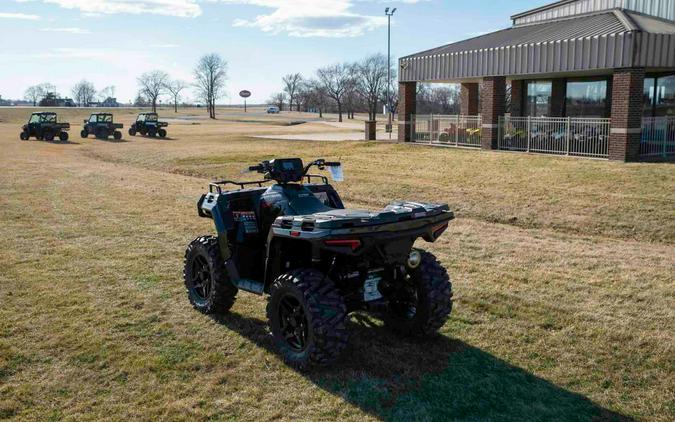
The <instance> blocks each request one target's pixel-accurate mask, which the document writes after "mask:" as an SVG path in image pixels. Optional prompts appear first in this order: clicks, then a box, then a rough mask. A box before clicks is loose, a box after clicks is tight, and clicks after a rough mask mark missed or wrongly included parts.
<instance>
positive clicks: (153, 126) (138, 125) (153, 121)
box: [129, 113, 169, 138]
mask: <svg viewBox="0 0 675 422" xmlns="http://www.w3.org/2000/svg"><path fill="white" fill-rule="evenodd" d="M167 126H169V124H168V123H167V122H160V121H159V116H157V113H141V114H139V115H138V117H136V122H134V123H133V124H132V125H131V127H130V128H129V135H131V136H136V133H140V134H141V135H143V136H149V137H151V138H154V137H155V136H157V135H159V137H160V138H166V129H164V128H165V127H167Z"/></svg>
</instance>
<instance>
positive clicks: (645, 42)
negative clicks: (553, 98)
mask: <svg viewBox="0 0 675 422" xmlns="http://www.w3.org/2000/svg"><path fill="white" fill-rule="evenodd" d="M650 31H654V32H650ZM399 65H400V66H399V81H401V82H410V81H419V82H452V81H462V80H472V79H479V78H483V77H489V76H506V77H511V78H519V77H520V78H524V77H532V76H544V75H555V74H565V75H575V74H577V75H584V74H589V75H590V74H601V73H610V72H611V69H615V68H627V67H645V68H651V69H664V70H665V69H675V22H672V21H663V20H659V19H655V18H651V17H646V16H644V15H637V14H635V13H632V12H625V11H623V10H613V11H609V12H604V13H595V14H591V15H587V16H577V17H574V18H567V19H561V20H557V21H553V22H547V23H542V24H538V25H529V26H523V27H514V28H509V29H505V30H503V31H497V32H493V33H491V34H487V35H484V36H481V37H477V38H472V39H469V40H466V41H460V42H458V43H453V44H449V45H446V46H443V47H439V48H435V49H432V50H428V51H425V52H421V53H418V54H414V55H411V56H407V57H403V58H401V59H400V60H399ZM561 76H562V75H561Z"/></svg>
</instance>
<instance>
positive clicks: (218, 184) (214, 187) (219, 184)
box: [209, 174, 328, 195]
mask: <svg viewBox="0 0 675 422" xmlns="http://www.w3.org/2000/svg"><path fill="white" fill-rule="evenodd" d="M303 179H307V183H312V179H321V182H323V184H324V185H327V184H328V178H327V177H326V176H322V175H320V174H306V175H304V176H303ZM270 182H274V180H258V181H254V182H237V181H234V180H220V181H214V182H211V183H209V193H217V194H218V195H220V194H221V193H223V186H226V185H234V186H239V189H246V187H247V186H257V187H259V188H261V187H263V184H265V183H270Z"/></svg>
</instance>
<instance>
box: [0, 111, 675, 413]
mask: <svg viewBox="0 0 675 422" xmlns="http://www.w3.org/2000/svg"><path fill="white" fill-rule="evenodd" d="M15 112H16V111H13V113H15ZM86 112H88V111H85V113H86ZM24 113H25V111H24ZM125 116H126V115H125ZM24 118H25V116H24ZM24 118H21V119H19V118H18V117H17V116H16V115H13V117H11V116H8V115H6V114H5V110H1V111H0V120H2V121H3V122H8V121H14V120H18V121H21V120H23V119H24ZM131 118H132V117H131V114H129V115H128V116H126V117H124V119H127V120H130V119H131ZM124 119H123V120H124ZM77 120H81V119H79V118H78V119H77ZM77 120H73V122H76V121H77ZM240 120H241V119H240V118H239V117H237V116H232V117H231V118H225V119H221V120H219V121H218V122H201V121H200V124H198V125H193V124H189V123H185V124H175V125H172V126H170V128H169V129H170V132H169V133H170V136H171V138H172V139H171V140H166V141H160V140H151V139H145V138H131V139H129V141H130V142H103V141H97V140H93V139H88V140H80V139H77V137H73V139H72V141H73V143H70V144H63V145H59V144H47V143H43V142H35V141H32V142H20V141H19V140H18V137H17V134H18V132H17V127H16V124H7V123H2V124H0V151H1V152H0V169H1V170H0V223H1V224H0V239H2V246H0V304H2V306H0V418H3V417H7V418H14V419H17V420H19V419H20V420H49V419H52V420H59V419H87V420H99V419H116V420H123V419H129V418H135V419H143V420H158V419H172V420H181V419H194V418H196V419H215V420H221V419H235V420H251V419H260V420H270V419H276V418H281V419H287V420H326V419H337V418H340V419H345V420H364V419H365V420H369V419H390V420H402V419H417V420H433V419H436V420H447V419H451V418H457V419H471V420H475V419H487V420H490V419H492V420H497V419H499V420H503V419H535V420H551V419H560V420H569V419H578V420H588V419H592V418H608V419H611V418H614V417H616V418H620V417H621V415H624V416H628V417H635V418H639V419H645V420H663V421H666V420H672V419H673V418H675V402H674V400H673V397H675V367H674V365H675V350H674V349H675V335H674V334H673V333H675V306H674V305H675V287H674V285H673V281H674V279H673V274H674V273H675V252H674V248H673V244H674V243H675V167H673V166H672V165H669V164H628V165H625V164H615V163H608V162H602V161H590V160H573V159H560V158H552V157H541V156H524V155H516V154H507V153H482V152H477V151H463V150H453V149H430V148H425V147H414V146H407V145H392V144H377V143H307V142H280V141H266V140H259V139H252V138H248V137H246V135H248V134H251V133H281V132H279V131H280V130H281V131H288V132H293V131H301V130H311V131H317V127H318V125H316V126H317V127H309V128H308V127H284V126H280V125H279V122H277V121H273V122H272V124H267V123H265V117H261V118H260V119H258V121H256V122H248V123H247V122H242V121H240ZM125 123H127V122H126V121H125ZM312 126H314V125H312ZM74 130H75V131H76V132H75V133H77V131H78V129H77V128H75V129H74ZM326 130H329V129H326ZM284 133H285V132H284ZM276 155H287V156H290V155H293V156H295V155H299V156H302V157H303V158H311V157H320V156H324V157H326V158H338V157H341V159H342V161H343V162H344V164H345V167H346V172H347V176H348V179H347V182H345V183H343V184H341V185H340V186H339V187H338V189H339V190H340V192H341V193H342V194H343V196H344V198H345V199H346V201H347V202H348V204H349V205H350V206H355V207H379V206H382V205H384V204H385V203H387V202H389V201H390V200H393V199H397V198H406V199H421V200H438V201H446V202H449V203H450V204H451V207H452V208H454V209H455V210H456V211H457V214H458V219H457V220H456V221H454V222H453V224H451V228H450V230H449V232H448V233H447V234H446V235H445V236H444V237H443V239H442V241H440V242H439V243H437V244H434V245H432V246H428V248H429V249H431V250H433V252H434V253H436V254H437V255H438V256H439V257H440V258H441V260H442V261H443V263H444V264H445V265H446V266H447V267H448V269H449V272H450V273H451V275H453V277H454V281H455V291H456V299H457V300H456V308H455V311H454V312H453V316H452V318H451V320H450V322H449V323H448V324H447V325H446V326H445V327H444V328H443V330H442V331H443V335H442V336H440V337H439V338H437V339H435V340H433V341H430V342H427V343H423V344H417V343H414V342H409V341H401V340H399V339H397V338H396V337H394V336H393V335H391V334H389V333H386V332H384V331H383V330H382V328H380V327H379V326H378V327H374V328H369V327H365V326H363V324H362V323H355V324H353V326H352V331H353V336H352V340H351V343H350V347H349V349H348V350H347V352H346V353H345V356H344V358H343V359H342V360H341V362H340V363H339V364H338V365H337V366H336V367H334V368H330V369H326V370H322V371H313V372H309V373H298V372H296V371H293V370H291V369H289V368H288V367H286V366H285V365H284V364H283V363H282V362H281V361H280V359H279V358H278V356H277V355H276V354H275V353H274V350H273V348H272V346H271V342H270V341H269V339H268V337H267V335H266V332H265V329H264V322H263V321H262V319H263V317H264V301H263V300H262V299H261V298H258V297H254V296H250V295H246V294H241V295H240V297H239V300H238V301H237V304H235V307H234V314H232V315H230V316H228V317H225V318H223V319H221V320H213V319H210V318H208V317H205V316H202V315H199V314H198V313H196V312H195V311H193V310H192V308H191V307H190V306H189V304H188V302H187V299H186V297H185V294H184V289H183V287H182V281H181V277H180V273H181V266H182V255H183V251H184V248H185V245H186V244H187V243H188V242H189V241H190V240H191V239H192V238H193V237H195V236H197V235H199V234H202V233H210V232H212V231H213V228H212V227H211V222H210V221H208V220H203V219H199V218H197V216H196V213H195V209H194V206H195V200H196V199H197V198H198V195H199V194H200V193H201V192H202V191H203V190H204V189H205V185H206V182H207V181H208V179H209V178H210V177H215V176H219V177H220V176H228V177H236V176H239V175H238V173H239V170H240V169H242V168H243V167H244V166H245V165H247V164H250V163H254V162H256V161H259V160H260V159H264V158H269V157H272V156H276ZM370 322H371V323H372V322H373V321H370ZM376 325H377V324H376Z"/></svg>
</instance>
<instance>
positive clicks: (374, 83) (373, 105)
mask: <svg viewBox="0 0 675 422" xmlns="http://www.w3.org/2000/svg"><path fill="white" fill-rule="evenodd" d="M356 77H357V83H356V89H357V91H358V92H359V94H360V95H361V96H362V97H363V98H364V100H365V101H366V103H367V104H368V120H375V119H376V117H377V103H378V101H379V100H380V98H382V97H383V96H386V92H385V91H386V88H387V57H385V56H384V55H383V54H374V55H372V56H368V57H366V58H365V59H363V60H362V61H361V62H360V63H358V64H357V65H356Z"/></svg>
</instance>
